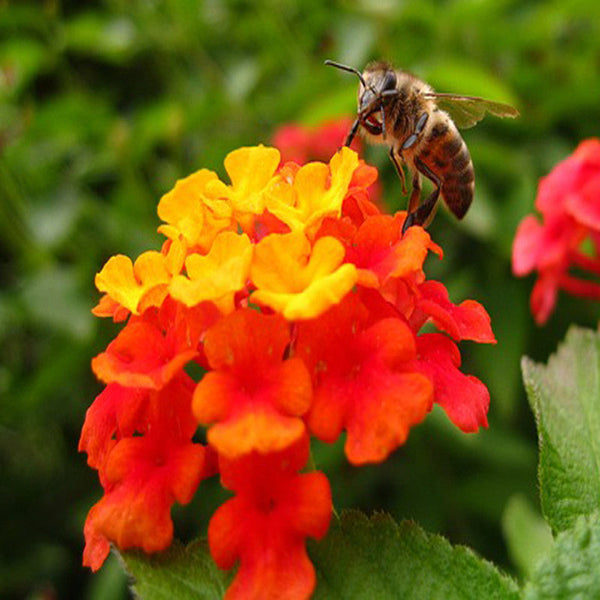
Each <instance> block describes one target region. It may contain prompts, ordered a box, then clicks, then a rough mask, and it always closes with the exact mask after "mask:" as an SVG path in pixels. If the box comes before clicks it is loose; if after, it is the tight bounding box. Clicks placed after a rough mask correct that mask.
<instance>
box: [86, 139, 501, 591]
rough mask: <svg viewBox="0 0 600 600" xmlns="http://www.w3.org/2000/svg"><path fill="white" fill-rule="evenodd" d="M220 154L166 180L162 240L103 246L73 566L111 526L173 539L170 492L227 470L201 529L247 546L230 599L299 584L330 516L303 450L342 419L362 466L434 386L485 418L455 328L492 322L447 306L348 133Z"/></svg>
mask: <svg viewBox="0 0 600 600" xmlns="http://www.w3.org/2000/svg"><path fill="white" fill-rule="evenodd" d="M225 168H226V170H227V173H228V175H229V178H230V183H229V184H227V183H224V182H222V181H220V180H219V178H218V177H217V175H216V174H215V173H213V172H211V171H208V170H206V169H202V170H200V171H198V172H196V173H194V174H192V175H190V176H189V177H187V178H185V179H183V180H181V181H178V182H177V184H176V185H175V187H174V189H173V190H171V191H170V192H168V193H167V194H165V195H164V196H163V197H162V199H161V200H160V203H159V205H158V215H159V217H160V218H161V219H162V221H163V224H162V225H161V226H160V227H159V232H160V233H161V234H163V235H164V236H165V238H166V240H165V242H164V243H163V245H162V248H161V250H160V251H154V250H150V251H147V252H145V253H143V254H142V255H141V256H139V257H138V258H137V259H136V260H135V262H132V261H131V260H130V259H129V258H127V257H125V256H122V255H118V256H114V257H112V258H111V259H110V260H109V261H108V262H107V263H106V264H105V265H104V267H103V268H102V270H101V271H100V272H99V273H98V275H97V277H96V286H97V287H98V289H99V290H100V291H101V292H102V293H103V294H104V295H103V296H102V298H101V299H100V302H99V304H98V306H97V307H96V308H95V309H94V313H95V314H96V315H98V316H105V317H112V318H113V319H114V320H115V321H119V322H125V325H124V327H123V329H122V330H121V332H120V333H119V335H118V336H117V337H116V339H115V340H114V341H113V342H112V343H111V344H109V346H108V347H107V349H106V351H105V352H103V353H101V354H99V355H98V356H97V357H96V358H95V359H94V360H93V362H92V367H93V370H94V372H95V373H96V375H97V376H98V377H99V378H100V379H101V380H102V381H103V382H104V383H105V384H106V388H105V389H104V391H103V392H102V393H101V394H100V395H99V396H98V397H97V398H96V400H95V401H94V403H93V404H92V406H91V407H90V409H89V410H88V412H87V415H86V419H85V423H84V426H83V430H82V434H81V440H80V450H82V451H85V452H86V453H87V455H88V463H89V465H90V466H91V467H93V468H94V469H96V470H97V471H98V474H99V479H100V483H101V485H102V487H103V489H104V496H103V497H102V499H101V500H100V501H99V502H98V503H97V504H96V505H95V506H94V507H93V508H92V509H91V510H90V512H89V515H88V518H87V521H86V524H85V538H86V546H85V551H84V564H85V565H88V566H90V567H91V568H92V569H93V570H96V569H98V568H99V567H100V566H101V565H102V563H103V562H104V560H105V558H106V557H107V554H108V552H109V548H110V544H111V543H113V544H115V545H116V546H117V547H118V548H120V549H127V548H134V547H135V548H142V549H143V550H144V551H145V552H149V553H150V552H157V551H160V550H163V549H165V548H166V547H167V546H168V545H169V544H170V543H171V541H172V537H173V524H172V521H171V516H170V510H171V507H172V505H173V503H175V502H177V503H179V504H186V503H188V502H189V501H190V500H191V499H192V497H193V496H194V494H195V493H196V491H197V489H198V486H199V485H200V483H201V482H202V480H204V479H206V478H207V477H210V476H213V475H216V474H218V475H219V476H220V478H221V482H222V484H223V486H225V487H226V488H227V489H229V490H231V491H232V493H233V497H232V498H231V499H230V500H228V501H227V502H225V503H224V504H223V505H222V506H221V507H220V508H219V509H218V510H217V511H216V512H215V514H214V515H213V517H212V519H211V521H210V523H209V526H208V541H209V546H210V551H211V554H212V556H213V558H214V560H215V562H216V563H217V565H219V566H220V567H222V568H224V569H229V568H231V567H233V566H234V565H235V564H236V563H239V569H238V571H237V574H236V577H235V579H234V581H233V583H232V584H231V586H230V587H229V590H228V593H227V597H228V598H259V597H260V598H306V597H308V596H309V595H310V594H311V593H312V590H313V589H314V586H315V571H314V568H313V566H312V564H311V562H310V560H309V559H308V556H307V553H306V549H305V541H306V539H307V538H315V539H320V538H322V537H323V536H324V535H325V534H326V532H327V530H328V527H329V523H330V518H331V514H332V498H331V492H330V488H329V483H328V480H327V478H326V476H325V475H324V474H323V473H320V472H318V471H312V470H310V469H309V468H308V467H307V461H308V458H309V450H310V437H311V436H314V437H316V438H318V439H320V440H323V441H325V442H334V441H335V440H337V439H338V438H339V436H340V435H341V434H342V432H346V438H345V454H346V457H347V458H348V460H349V461H350V462H351V463H352V464H354V465H363V464H367V463H376V462H381V461H383V460H385V459H386V458H387V457H388V456H389V455H390V453H392V452H393V451H394V450H395V449H396V448H397V447H398V446H400V445H401V444H403V443H404V442H405V441H406V439H407V436H408V434H409V431H410V428H411V427H413V426H415V425H417V424H418V423H420V422H421V421H422V420H423V419H424V418H425V416H426V415H427V413H428V412H429V411H431V409H432V406H433V404H434V403H437V404H439V405H440V406H441V407H442V408H443V409H444V410H445V411H446V413H447V415H448V417H449V418H450V420H451V421H452V422H453V423H454V424H455V425H456V426H458V427H459V428H460V429H461V430H462V431H465V432H474V431H477V430H478V429H479V428H480V427H486V426H487V416H486V415H487V409H488V404H489V394H488V391H487V389H486V387H485V385H484V384H483V383H482V382H481V381H479V380H478V379H476V378H475V377H473V376H471V375H465V374H464V373H462V372H461V370H460V366H461V356H460V352H459V349H458V345H457V344H458V343H459V342H460V341H461V340H473V341H476V342H482V343H493V342H494V341H495V339H494V335H493V333H492V330H491V327H490V319H489V317H488V315H487V313H486V311H485V309H484V308H483V307H482V306H481V305H480V304H478V303H477V302H475V301H473V300H467V301H464V302H462V303H461V304H458V305H456V304H453V303H452V302H451V301H450V299H449V296H448V293H447V291H446V289H445V288H444V286H443V285H442V284H441V283H440V282H437V281H432V280H428V279H427V278H426V275H425V272H424V269H423V263H424V260H425V258H426V257H427V255H428V253H429V252H433V253H434V254H437V255H438V256H440V257H441V256H442V250H441V249H440V248H439V246H437V245H436V244H435V243H434V242H433V241H432V240H431V238H430V236H429V234H428V233H427V232H426V231H425V230H424V229H422V228H420V227H411V228H410V229H408V230H407V232H406V233H405V234H404V235H402V224H403V222H404V219H405V217H406V213H405V212H399V213H397V214H395V215H385V214H381V213H380V211H379V209H378V208H377V207H376V206H375V205H374V204H373V203H372V202H371V201H370V199H369V194H368V191H367V189H368V187H369V186H370V185H371V184H372V183H373V182H374V181H375V179H376V178H377V172H376V170H375V169H374V168H373V167H371V166H368V165H366V164H364V163H363V162H362V161H360V160H359V158H358V156H357V155H356V154H355V152H353V151H352V150H350V149H348V148H342V150H341V151H340V152H338V153H336V154H335V155H334V156H333V158H331V160H330V161H329V163H328V164H325V163H316V162H313V163H309V164H306V165H304V166H300V165H298V164H296V163H294V162H287V163H283V164H280V153H279V151H278V150H276V149H274V148H266V147H262V146H259V147H254V148H240V149H239V150H236V151H234V152H232V153H231V154H229V155H228V156H227V158H226V159H225ZM426 323H430V324H433V325H434V326H435V327H436V328H437V332H432V331H430V330H429V329H428V332H423V331H422V328H423V326H424V325H425V324H426ZM189 363H197V364H198V365H200V366H201V367H203V369H204V371H205V373H204V375H203V376H202V377H201V378H200V380H199V381H195V380H194V379H193V378H192V377H191V376H190V375H189V374H188V373H187V372H186V365H188V364H189ZM198 427H202V428H205V429H206V440H207V443H206V444H203V443H200V442H198V441H196V439H195V437H194V435H195V433H196V431H197V429H198Z"/></svg>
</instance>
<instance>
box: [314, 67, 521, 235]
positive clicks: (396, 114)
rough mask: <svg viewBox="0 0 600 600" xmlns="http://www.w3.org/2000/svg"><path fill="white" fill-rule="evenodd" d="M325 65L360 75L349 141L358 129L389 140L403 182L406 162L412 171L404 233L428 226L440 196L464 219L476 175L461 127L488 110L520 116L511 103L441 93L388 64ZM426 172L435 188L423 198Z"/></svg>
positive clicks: (380, 140)
mask: <svg viewBox="0 0 600 600" xmlns="http://www.w3.org/2000/svg"><path fill="white" fill-rule="evenodd" d="M325 64H327V65H331V66H333V67H336V68H338V69H342V70H344V71H349V72H350V73H354V74H355V75H357V76H358V78H359V80H360V85H359V88H358V113H357V117H356V120H355V121H354V123H353V125H352V128H351V129H350V132H349V134H348V137H347V139H346V143H345V145H346V146H349V145H350V144H351V143H352V140H353V139H354V136H355V135H356V133H357V131H358V129H359V127H362V130H363V132H364V134H365V137H366V138H367V140H368V141H371V142H374V143H385V144H387V145H388V146H389V155H390V158H391V160H392V163H393V164H394V167H395V168H396V171H397V173H398V176H399V177H400V180H401V181H402V190H403V193H404V194H406V193H407V191H406V179H405V175H404V170H403V169H402V166H401V165H402V163H404V164H406V165H407V166H408V169H409V171H410V173H411V175H412V191H411V195H410V199H409V201H408V209H407V210H408V214H407V217H406V221H405V222H404V226H403V231H406V229H408V228H409V227H411V226H412V225H422V226H426V225H428V224H429V222H430V221H431V219H432V218H433V215H434V209H435V208H436V205H437V201H438V198H439V196H440V194H441V196H442V198H443V199H444V201H445V202H446V204H447V206H448V208H449V209H450V210H451V211H452V212H453V213H454V215H456V217H457V218H459V219H462V218H463V217H464V216H465V213H466V212H467V210H468V209H469V206H470V205H471V202H472V201H473V193H474V190H475V173H474V170H473V162H472V161H471V155H470V154H469V150H468V148H467V145H466V144H465V142H464V140H463V138H462V136H461V135H460V133H459V131H458V128H457V126H458V127H461V128H463V129H465V128H468V127H472V126H473V125H475V124H476V123H478V122H479V121H480V120H481V119H483V117H484V116H485V114H486V112H489V113H490V114H492V115H495V116H497V117H511V118H514V117H517V116H519V111H518V110H517V109H516V108H513V107H512V106H509V105H508V104H503V103H502V102H493V101H491V100H485V99H483V98H478V97H475V96H461V95H458V94H440V93H436V92H434V90H433V88H431V87H430V86H429V85H428V84H427V83H425V82H424V81H421V80H420V79H418V78H417V77H415V76H414V75H412V74H410V73H408V72H406V71H402V70H398V69H394V68H393V67H392V66H391V65H390V64H389V63H387V62H382V61H378V62H373V63H370V64H368V65H367V67H366V68H365V70H364V71H363V72H362V73H361V72H360V71H358V69H355V68H354V67H349V66H347V65H342V64H340V63H337V62H334V61H331V60H326V61H325ZM421 175H424V176H425V177H427V178H428V179H429V180H431V181H432V182H433V184H434V186H435V188H434V190H433V192H432V193H431V195H430V196H429V197H428V198H427V199H426V200H425V201H423V202H421Z"/></svg>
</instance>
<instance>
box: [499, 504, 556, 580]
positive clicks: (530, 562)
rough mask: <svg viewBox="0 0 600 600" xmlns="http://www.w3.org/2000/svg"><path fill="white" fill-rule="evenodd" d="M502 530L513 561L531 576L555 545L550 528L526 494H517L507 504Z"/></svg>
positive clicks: (523, 572) (526, 575)
mask: <svg viewBox="0 0 600 600" xmlns="http://www.w3.org/2000/svg"><path fill="white" fill-rule="evenodd" d="M502 529H503V531H504V538H505V539H506V543H507V546H508V552H509V554H510V557H511V559H512V561H513V563H514V564H515V565H516V566H517V567H518V569H519V571H520V572H521V573H522V574H523V575H524V576H525V577H529V576H530V575H531V573H532V572H533V570H534V568H535V567H536V566H537V564H538V562H539V561H540V560H541V559H542V558H544V557H545V556H546V554H547V553H548V551H549V549H550V548H551V546H552V544H553V541H554V540H553V539H552V532H551V531H550V527H549V526H548V524H547V523H546V521H544V519H543V518H542V515H540V514H539V513H538V511H536V510H535V509H534V508H533V506H531V504H530V503H529V501H528V500H527V499H526V498H525V497H524V496H522V495H521V494H515V495H514V496H512V497H511V499H510V500H509V501H508V503H507V505H506V509H505V511H504V515H503V516H502Z"/></svg>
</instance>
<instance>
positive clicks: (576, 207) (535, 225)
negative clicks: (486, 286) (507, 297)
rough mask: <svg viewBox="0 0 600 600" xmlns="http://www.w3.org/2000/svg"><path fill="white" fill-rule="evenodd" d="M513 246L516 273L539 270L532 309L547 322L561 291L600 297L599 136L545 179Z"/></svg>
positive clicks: (541, 322) (538, 317)
mask: <svg viewBox="0 0 600 600" xmlns="http://www.w3.org/2000/svg"><path fill="white" fill-rule="evenodd" d="M535 206H536V208H537V210H538V211H539V213H540V214H541V222H540V220H539V219H538V217H537V216H534V215H529V216H527V217H526V218H525V219H524V220H523V221H522V222H521V224H520V225H519V228H518V230H517V234H516V236H515V240H514V244H513V272H514V273H515V274H516V275H527V274H528V273H531V272H532V271H537V274H538V278H537V281H536V283H535V285H534V288H533V291H532V294H531V310H532V313H533V315H534V317H535V320H536V321H537V322H538V324H543V323H545V322H546V321H547V320H548V318H549V316H550V314H551V313H552V311H553V310H554V307H555V305H556V298H557V295H558V292H559V290H564V291H566V292H567V293H570V294H573V295H575V296H580V297H587V298H592V299H594V300H600V280H599V279H598V276H600V140H598V139H589V140H585V141H583V142H582V143H581V144H580V145H579V147H578V148H577V149H576V150H575V152H574V153H573V154H572V155H571V156H569V157H568V158H567V159H566V160H564V161H562V162H561V163H559V164H558V165H557V166H556V167H555V168H554V169H553V170H552V172H551V173H550V174H549V175H547V176H546V177H544V178H542V180H541V181H540V184H539V188H538V194H537V198H536V201H535Z"/></svg>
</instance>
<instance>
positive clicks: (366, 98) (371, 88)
mask: <svg viewBox="0 0 600 600" xmlns="http://www.w3.org/2000/svg"><path fill="white" fill-rule="evenodd" d="M397 83H398V81H397V78H396V72H395V71H394V69H392V67H391V66H390V65H389V64H387V63H380V62H378V63H372V64H370V65H368V66H367V68H366V69H365V70H364V72H363V73H362V81H361V84H360V86H359V89H358V112H359V113H362V112H364V111H366V110H368V109H369V107H371V108H373V103H374V102H375V101H376V100H379V101H380V102H379V105H381V101H382V95H383V96H385V95H386V94H384V92H388V93H391V92H393V91H394V90H395V89H396V85H397Z"/></svg>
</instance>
